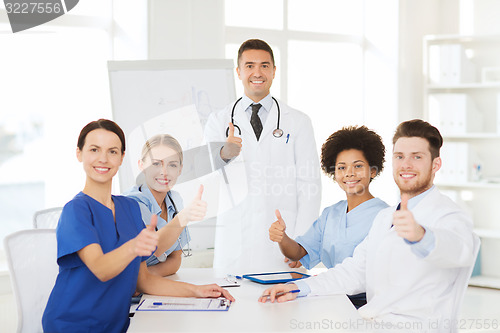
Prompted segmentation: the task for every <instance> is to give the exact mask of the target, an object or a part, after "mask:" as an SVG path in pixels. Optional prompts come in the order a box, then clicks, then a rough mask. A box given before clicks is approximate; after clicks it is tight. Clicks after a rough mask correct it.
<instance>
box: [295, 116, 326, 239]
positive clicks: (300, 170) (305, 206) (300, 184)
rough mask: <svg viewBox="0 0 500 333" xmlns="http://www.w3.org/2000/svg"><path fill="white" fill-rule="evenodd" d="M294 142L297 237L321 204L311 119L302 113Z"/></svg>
mask: <svg viewBox="0 0 500 333" xmlns="http://www.w3.org/2000/svg"><path fill="white" fill-rule="evenodd" d="M300 120H301V121H300V125H298V127H299V126H300V127H299V128H300V129H299V131H298V132H297V134H296V135H297V138H296V143H295V156H296V160H295V167H296V170H297V220H296V224H295V230H294V234H293V235H291V238H293V239H294V238H295V237H298V236H300V235H303V234H304V233H306V232H307V230H308V229H309V228H310V227H311V225H312V224H313V222H314V221H315V220H316V219H317V218H318V215H319V208H320V205H321V178H320V166H319V159H318V153H317V147H316V141H315V139H314V131H313V127H312V124H311V119H310V118H309V117H307V116H305V115H304V118H303V119H300Z"/></svg>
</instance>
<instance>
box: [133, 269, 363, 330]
mask: <svg viewBox="0 0 500 333" xmlns="http://www.w3.org/2000/svg"><path fill="white" fill-rule="evenodd" d="M169 278H171V279H173V280H180V281H186V282H190V283H196V284H206V283H210V282H211V281H212V282H213V281H215V280H216V277H215V276H214V274H213V271H212V269H209V268H185V269H181V270H179V272H178V273H177V274H175V275H173V276H171V277H169ZM227 289H228V290H229V292H230V293H231V294H232V295H233V296H234V298H235V299H236V302H234V303H233V304H231V308H230V309H229V310H228V311H224V312H202V311H200V312H190V311H137V312H136V313H135V315H134V317H133V318H131V321H130V327H129V330H128V332H148V333H150V332H275V331H294V332H297V331H333V330H335V331H337V330H338V331H344V332H346V331H351V332H352V331H356V332H359V331H361V328H363V324H362V323H363V322H364V321H363V319H362V318H361V317H360V316H359V314H358V312H357V311H356V309H355V308H354V306H353V305H352V304H351V302H350V301H349V299H348V298H347V297H346V296H345V295H332V296H317V297H303V298H299V299H296V300H295V301H293V302H286V303H281V304H278V303H273V304H272V303H265V304H263V303H259V302H257V299H258V297H259V296H260V295H261V294H262V292H263V291H264V290H265V289H266V286H264V285H260V284H258V283H255V282H251V281H248V280H246V279H243V280H242V283H241V286H240V287H231V288H227ZM144 297H151V296H148V295H145V296H144ZM356 325H358V326H356Z"/></svg>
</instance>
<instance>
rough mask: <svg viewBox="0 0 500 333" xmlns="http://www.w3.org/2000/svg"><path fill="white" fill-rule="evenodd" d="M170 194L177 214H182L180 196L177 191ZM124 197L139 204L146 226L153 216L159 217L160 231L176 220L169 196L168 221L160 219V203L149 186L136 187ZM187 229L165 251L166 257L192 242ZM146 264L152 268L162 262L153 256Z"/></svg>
mask: <svg viewBox="0 0 500 333" xmlns="http://www.w3.org/2000/svg"><path fill="white" fill-rule="evenodd" d="M168 194H170V197H172V200H173V201H174V203H175V207H176V208H177V212H180V211H181V210H182V208H184V206H183V201H182V198H181V196H180V194H179V193H178V192H176V191H169V192H168ZM123 195H125V196H127V197H129V198H132V199H134V200H135V201H137V202H138V203H139V207H140V209H141V214H142V220H143V222H144V224H146V225H149V223H150V221H151V216H153V214H156V215H158V224H157V227H158V229H160V228H162V227H164V226H166V225H167V222H168V221H170V220H172V219H173V218H174V213H175V208H174V204H173V203H172V202H171V201H170V198H169V197H168V195H167V196H165V204H166V206H167V213H168V221H165V220H164V219H163V218H162V217H160V214H161V208H160V206H159V205H158V202H156V199H155V198H154V196H153V193H151V190H150V189H149V187H148V186H147V185H141V186H134V187H133V188H131V189H130V190H129V191H128V192H126V193H124V194H123ZM187 229H188V228H187V227H186V228H184V230H182V232H181V234H180V235H179V240H178V241H177V242H175V244H174V245H172V246H171V247H170V248H169V249H168V250H167V251H165V255H167V256H168V255H169V254H170V253H172V252H174V251H178V250H181V249H182V248H184V246H185V245H186V244H187V243H188V242H189V241H190V240H191V237H190V236H189V232H188V230H187ZM146 263H147V265H148V266H152V265H156V264H159V263H160V262H159V261H158V258H156V257H155V256H154V255H152V256H151V257H149V258H148V260H147V261H146Z"/></svg>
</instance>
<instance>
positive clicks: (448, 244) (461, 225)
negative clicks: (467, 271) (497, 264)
mask: <svg viewBox="0 0 500 333" xmlns="http://www.w3.org/2000/svg"><path fill="white" fill-rule="evenodd" d="M427 228H428V229H430V230H432V232H433V233H434V237H435V246H434V249H433V250H432V251H431V252H430V253H429V255H428V256H427V257H425V258H424V260H425V261H427V262H429V263H431V264H433V265H435V266H438V267H445V268H453V267H466V266H470V265H472V264H473V263H474V259H475V258H474V255H473V254H474V251H473V250H474V249H473V247H474V236H473V233H472V221H471V220H470V218H469V217H468V216H467V215H466V214H465V213H464V212H462V211H456V212H453V213H451V214H447V215H445V216H443V217H442V218H440V219H439V221H438V222H437V224H436V225H435V226H432V227H427Z"/></svg>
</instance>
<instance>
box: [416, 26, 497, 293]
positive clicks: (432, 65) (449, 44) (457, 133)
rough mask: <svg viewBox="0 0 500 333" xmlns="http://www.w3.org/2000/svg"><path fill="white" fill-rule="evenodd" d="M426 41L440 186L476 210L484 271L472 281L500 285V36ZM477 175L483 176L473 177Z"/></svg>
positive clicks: (427, 106) (427, 111)
mask: <svg viewBox="0 0 500 333" xmlns="http://www.w3.org/2000/svg"><path fill="white" fill-rule="evenodd" d="M423 42H424V55H423V59H424V71H423V72H424V80H423V81H424V86H423V91H424V103H423V105H424V117H425V118H426V119H428V120H429V121H430V122H431V123H433V124H434V125H436V126H437V128H438V129H439V130H440V131H441V134H442V135H443V137H444V145H443V148H442V150H441V153H442V155H441V156H442V159H443V166H442V168H441V170H440V171H438V172H441V174H439V173H438V178H437V179H436V186H438V187H439V188H441V189H443V190H447V191H448V192H450V193H449V194H450V197H453V198H454V199H455V200H457V203H459V204H460V205H463V207H464V209H465V210H466V211H467V212H468V213H470V214H471V216H472V217H473V219H474V226H475V228H474V232H475V233H476V234H477V235H478V236H479V237H481V241H482V245H481V251H480V267H481V273H482V274H484V275H478V276H474V277H472V278H471V280H470V283H469V284H470V285H473V286H479V287H487V288H496V289H500V265H498V264H497V262H498V260H497V258H498V257H500V211H499V210H498V209H496V206H497V205H498V199H499V198H500V176H499V177H496V176H497V175H500V171H498V168H497V166H498V165H500V154H498V147H499V146H500V78H497V77H495V76H494V75H496V72H497V70H496V69H498V68H500V35H491V36H460V35H441V36H439V35H432V36H426V37H425V38H424V41H423ZM488 69H494V70H493V72H492V73H493V76H486V75H485V73H488V72H487V71H486V70H488ZM490 73H491V72H490ZM497 80H499V81H497ZM477 165H480V166H481V168H480V172H481V175H478V174H477ZM477 176H482V180H481V181H471V180H472V179H474V177H477ZM439 179H442V181H441V182H440V181H439ZM467 192H470V193H467Z"/></svg>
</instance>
